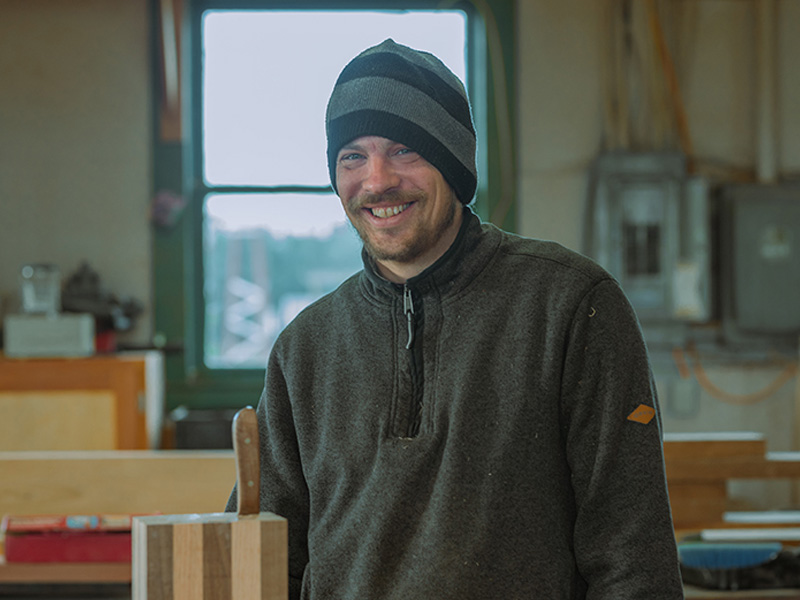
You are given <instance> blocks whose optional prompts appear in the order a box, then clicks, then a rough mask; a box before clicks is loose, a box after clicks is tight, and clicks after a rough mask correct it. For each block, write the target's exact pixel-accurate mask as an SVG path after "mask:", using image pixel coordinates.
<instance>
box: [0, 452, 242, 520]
mask: <svg viewBox="0 0 800 600" xmlns="http://www.w3.org/2000/svg"><path fill="white" fill-rule="evenodd" d="M234 481H235V467H234V458H233V451H231V450H208V451H197V450H162V451H151V450H128V451H97V452H0V515H3V514H64V513H66V514H97V513H111V514H137V513H138V514H142V513H154V512H160V513H169V514H185V513H195V512H196V513H209V512H217V511H220V510H222V509H224V507H225V504H226V503H227V500H228V497H229V495H230V492H231V489H232V488H233V484H234Z"/></svg>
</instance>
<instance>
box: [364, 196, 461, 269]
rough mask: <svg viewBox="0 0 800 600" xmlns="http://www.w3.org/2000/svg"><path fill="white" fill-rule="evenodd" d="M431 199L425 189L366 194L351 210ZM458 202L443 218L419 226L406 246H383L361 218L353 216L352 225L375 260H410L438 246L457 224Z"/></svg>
mask: <svg viewBox="0 0 800 600" xmlns="http://www.w3.org/2000/svg"><path fill="white" fill-rule="evenodd" d="M427 200H428V195H427V194H426V193H425V192H422V191H414V192H406V191H397V190H393V191H390V192H386V193H385V194H363V195H361V196H359V197H357V198H355V199H354V201H353V203H352V207H351V209H350V210H352V211H353V213H355V214H357V213H358V211H360V210H361V208H362V207H363V206H365V205H367V204H377V203H386V204H394V205H396V204H405V203H408V202H425V201H427ZM457 204H458V202H457V201H455V199H454V201H453V202H452V203H451V204H450V207H449V208H448V210H447V212H446V213H445V214H444V215H443V216H442V218H440V219H438V220H436V221H429V222H425V223H423V224H421V225H417V228H416V231H415V233H414V235H413V236H412V237H411V238H410V239H409V240H408V241H407V242H406V243H405V244H404V245H401V246H396V247H389V246H385V245H381V244H379V243H378V242H377V241H376V240H374V239H372V238H371V237H370V228H369V227H368V226H365V225H363V224H361V223H360V222H359V221H358V219H353V218H351V219H350V224H351V225H352V226H353V228H354V229H355V230H356V233H358V236H359V237H360V238H361V242H362V243H363V244H364V250H366V252H367V254H368V255H369V256H370V257H371V258H372V259H373V260H378V261H393V262H398V263H406V262H411V261H413V260H414V259H416V258H418V257H419V256H421V255H422V254H424V253H425V252H427V251H428V250H429V249H430V248H432V247H433V246H435V245H436V243H437V242H438V241H439V239H440V238H441V237H442V235H443V234H444V233H445V231H447V229H448V228H449V227H450V226H451V225H452V224H453V221H454V219H455V217H456V209H457Z"/></svg>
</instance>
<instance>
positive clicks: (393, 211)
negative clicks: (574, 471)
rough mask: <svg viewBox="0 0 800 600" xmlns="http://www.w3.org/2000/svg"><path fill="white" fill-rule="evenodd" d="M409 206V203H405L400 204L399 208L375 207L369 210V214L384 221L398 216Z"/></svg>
mask: <svg viewBox="0 0 800 600" xmlns="http://www.w3.org/2000/svg"><path fill="white" fill-rule="evenodd" d="M409 206H411V202H406V203H405V204H400V205H399V206H376V207H374V208H371V209H370V212H372V214H373V216H376V217H378V218H379V219H386V218H388V217H393V216H395V215H399V214H400V213H401V212H403V211H404V210H405V209H407V208H408V207H409Z"/></svg>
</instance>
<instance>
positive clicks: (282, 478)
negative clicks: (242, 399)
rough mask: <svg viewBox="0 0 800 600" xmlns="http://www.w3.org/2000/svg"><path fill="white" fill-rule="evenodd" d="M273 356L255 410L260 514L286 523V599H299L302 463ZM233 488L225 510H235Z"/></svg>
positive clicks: (303, 544)
mask: <svg viewBox="0 0 800 600" xmlns="http://www.w3.org/2000/svg"><path fill="white" fill-rule="evenodd" d="M275 355H276V353H275V352H273V353H272V356H271V357H270V360H269V364H268V365H267V376H266V383H265V386H264V391H263V392H262V394H261V398H260V400H259V403H258V407H257V409H256V414H257V415H258V430H259V441H260V445H261V452H260V458H261V494H260V498H261V511H262V512H272V513H275V514H277V515H279V516H281V517H284V518H286V519H287V521H288V524H289V600H299V599H300V592H301V587H302V582H303V574H304V572H305V569H306V565H307V564H308V543H307V536H308V511H309V508H308V503H309V501H308V488H307V486H306V482H305V478H304V476H303V471H302V468H301V462H300V453H299V448H298V443H297V436H296V434H295V430H294V418H293V414H292V405H291V402H290V399H289V393H288V389H287V386H286V381H285V379H284V377H283V373H282V371H281V368H280V364H279V363H278V360H277V358H276V357H275ZM236 499H237V493H236V488H235V487H234V490H233V492H232V494H231V496H230V499H229V500H228V505H227V507H226V510H228V511H235V510H236Z"/></svg>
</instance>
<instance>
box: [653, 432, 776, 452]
mask: <svg viewBox="0 0 800 600" xmlns="http://www.w3.org/2000/svg"><path fill="white" fill-rule="evenodd" d="M766 451H767V445H766V441H765V439H764V436H763V435H761V434H759V433H755V432H749V431H744V432H719V433H672V434H667V435H665V436H664V458H665V459H681V458H687V459H705V458H723V457H751V458H759V457H761V458H763V457H764V454H765V453H766Z"/></svg>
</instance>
